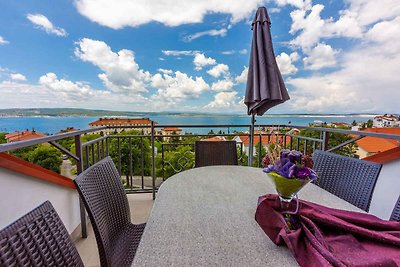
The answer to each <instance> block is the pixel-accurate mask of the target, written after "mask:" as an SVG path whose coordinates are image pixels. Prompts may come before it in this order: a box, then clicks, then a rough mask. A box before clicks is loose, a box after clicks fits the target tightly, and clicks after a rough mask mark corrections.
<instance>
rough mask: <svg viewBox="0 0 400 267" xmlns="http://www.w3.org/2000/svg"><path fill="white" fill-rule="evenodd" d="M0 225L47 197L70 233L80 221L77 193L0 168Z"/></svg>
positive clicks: (2, 226)
mask: <svg viewBox="0 0 400 267" xmlns="http://www.w3.org/2000/svg"><path fill="white" fill-rule="evenodd" d="M0 199H1V201H0V214H1V216H0V229H2V228H4V227H5V226H7V225H9V224H10V223H12V222H13V221H15V220H16V219H18V218H19V217H21V216H22V215H24V214H26V213H28V212H29V211H31V210H32V209H34V208H36V207H37V206H39V205H40V204H42V203H43V202H44V201H46V200H49V201H50V202H51V203H52V204H53V206H54V208H55V210H56V211H57V213H58V214H59V216H60V218H61V220H62V221H63V223H64V225H65V226H66V228H67V230H68V232H69V233H70V234H71V233H72V232H73V231H74V230H75V229H76V228H77V227H78V226H79V224H80V213H79V199H78V193H77V192H76V190H74V189H69V188H66V187H62V186H59V185H56V184H52V183H49V182H46V181H42V180H38V179H37V178H34V177H30V176H27V175H24V174H20V173H17V172H13V171H10V170H7V169H4V168H0Z"/></svg>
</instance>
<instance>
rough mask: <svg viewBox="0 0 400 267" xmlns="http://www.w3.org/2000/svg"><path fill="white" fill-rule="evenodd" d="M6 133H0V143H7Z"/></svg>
mask: <svg viewBox="0 0 400 267" xmlns="http://www.w3.org/2000/svg"><path fill="white" fill-rule="evenodd" d="M6 134H7V133H0V144H4V143H7V140H6Z"/></svg>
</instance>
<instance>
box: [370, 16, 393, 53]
mask: <svg viewBox="0 0 400 267" xmlns="http://www.w3.org/2000/svg"><path fill="white" fill-rule="evenodd" d="M399 29H400V14H399V16H398V17H396V18H395V19H393V20H390V21H382V22H379V23H376V24H375V25H374V26H373V27H372V28H371V29H370V30H369V31H368V32H367V33H366V34H365V39H366V40H367V41H368V42H371V43H374V44H375V45H378V46H379V45H380V46H381V49H382V50H384V51H387V52H388V53H396V52H398V51H399V43H400V32H399Z"/></svg>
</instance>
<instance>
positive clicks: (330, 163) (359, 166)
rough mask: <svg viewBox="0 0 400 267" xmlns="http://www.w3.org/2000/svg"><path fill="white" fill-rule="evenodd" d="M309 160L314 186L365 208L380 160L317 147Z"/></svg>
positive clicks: (379, 168) (369, 201)
mask: <svg viewBox="0 0 400 267" xmlns="http://www.w3.org/2000/svg"><path fill="white" fill-rule="evenodd" d="M313 160H314V170H315V171H316V172H317V174H318V178H317V181H316V184H317V185H318V186H320V187H322V188H323V189H325V190H327V191H329V192H331V193H332V194H335V195H336V196H338V197H340V198H342V199H344V200H346V201H347V202H350V203H351V204H353V205H354V206H357V207H359V208H360V209H363V210H365V211H368V210H369V206H370V204H371V198H372V193H373V191H374V188H375V184H376V181H377V180H378V176H379V172H380V171H381V168H382V164H380V163H375V162H370V161H366V160H359V159H356V158H349V157H345V156H341V155H337V154H333V153H330V152H326V151H320V150H316V151H314V154H313Z"/></svg>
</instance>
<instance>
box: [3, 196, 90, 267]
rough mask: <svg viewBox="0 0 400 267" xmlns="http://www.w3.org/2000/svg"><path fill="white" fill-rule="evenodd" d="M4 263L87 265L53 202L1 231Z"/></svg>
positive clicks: (4, 264) (11, 264) (23, 264)
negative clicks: (83, 261)
mask: <svg viewBox="0 0 400 267" xmlns="http://www.w3.org/2000/svg"><path fill="white" fill-rule="evenodd" d="M0 266H83V263H82V260H81V258H80V256H79V254H78V251H77V250H76V248H75V246H74V244H73V243H72V240H71V238H70V237H69V234H68V232H67V229H66V228H65V226H64V224H63V223H62V221H61V219H60V217H59V216H58V214H57V212H56V211H55V210H54V208H53V206H52V205H51V203H50V202H49V201H46V202H44V203H43V204H42V205H40V206H39V207H37V208H35V209H34V210H32V211H30V212H29V213H28V214H26V215H24V216H22V217H21V218H19V219H18V220H16V221H15V222H13V223H12V224H10V225H9V226H7V227H6V228H4V229H2V230H1V231H0Z"/></svg>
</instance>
